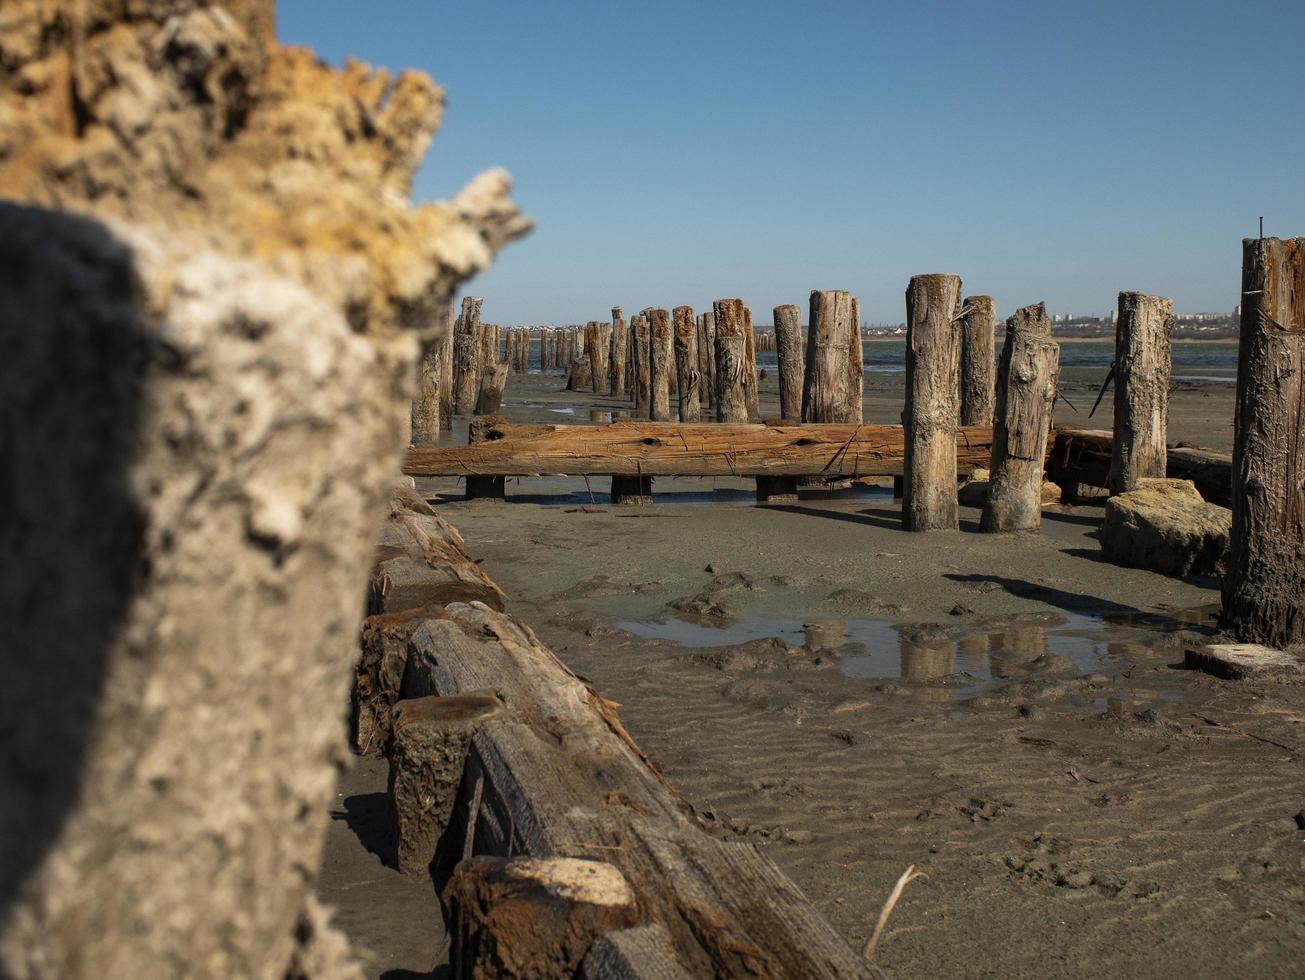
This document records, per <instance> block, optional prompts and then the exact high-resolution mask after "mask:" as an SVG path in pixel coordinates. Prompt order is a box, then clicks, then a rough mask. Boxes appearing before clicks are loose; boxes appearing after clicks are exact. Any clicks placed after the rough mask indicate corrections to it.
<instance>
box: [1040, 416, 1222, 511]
mask: <svg viewBox="0 0 1305 980" xmlns="http://www.w3.org/2000/svg"><path fill="white" fill-rule="evenodd" d="M1112 438H1113V437H1112V435H1111V433H1110V431H1109V430H1107V429H1079V428H1073V427H1063V428H1060V429H1057V430H1056V432H1055V436H1054V439H1053V441H1052V445H1051V451H1050V452H1049V453H1048V455H1047V479H1049V480H1051V481H1052V482H1053V483H1058V484H1060V485H1061V486H1069V485H1071V484H1076V483H1079V484H1086V485H1087V486H1090V487H1104V486H1105V485H1106V477H1107V475H1108V474H1109V473H1110V448H1111V440H1112ZM1165 476H1167V477H1170V478H1171V479H1175V480H1191V481H1192V482H1193V483H1195V484H1196V489H1197V490H1198V491H1200V494H1201V496H1202V497H1204V498H1205V499H1206V500H1207V501H1209V502H1210V503H1212V504H1218V505H1219V506H1220V507H1231V506H1232V455H1231V454H1230V453H1221V452H1218V451H1217V450H1214V449H1197V448H1196V447H1194V446H1170V447H1169V450H1168V462H1167V464H1166V466H1165Z"/></svg>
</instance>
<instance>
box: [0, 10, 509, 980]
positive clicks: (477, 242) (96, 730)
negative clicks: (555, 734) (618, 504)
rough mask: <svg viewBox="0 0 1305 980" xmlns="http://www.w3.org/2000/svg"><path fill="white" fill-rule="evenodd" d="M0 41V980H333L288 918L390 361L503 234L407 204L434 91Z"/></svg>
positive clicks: (307, 832)
mask: <svg viewBox="0 0 1305 980" xmlns="http://www.w3.org/2000/svg"><path fill="white" fill-rule="evenodd" d="M0 20H2V21H3V23H4V26H3V46H4V50H5V55H4V58H3V59H0V60H3V65H0V118H3V119H4V124H3V126H0V130H3V134H2V135H0V143H3V144H4V149H3V150H0V194H3V196H4V197H5V198H7V199H8V201H9V202H10V203H5V204H0V336H3V337H4V338H5V357H4V359H3V365H0V374H2V375H3V377H2V378H0V420H3V421H2V422H0V425H2V426H3V432H2V433H0V472H3V473H4V478H3V479H4V487H5V489H4V492H3V493H4V498H5V519H4V521H3V522H0V524H2V525H3V528H4V530H3V532H0V533H2V534H3V538H4V543H5V556H6V561H5V566H4V571H3V573H0V577H2V579H3V581H0V619H2V620H3V622H4V623H5V641H4V642H3V643H0V663H2V664H3V671H4V677H5V681H4V682H3V683H0V975H3V976H5V977H14V978H22V980H29V978H38V977H40V978H50V977H59V978H71V980H78V978H100V977H149V978H170V977H183V976H184V977H187V978H192V977H194V978H203V977H221V978H229V977H264V978H272V977H284V976H301V975H303V972H304V969H305V967H304V964H305V963H307V962H308V961H310V960H311V961H313V962H315V963H316V964H317V966H318V967H319V972H315V973H314V976H325V975H329V976H331V977H333V978H341V977H345V976H360V974H359V973H358V972H357V971H356V970H354V969H352V968H351V967H350V965H349V964H348V962H347V955H346V954H347V949H346V947H345V946H344V944H343V942H342V940H341V939H340V938H339V937H338V936H337V935H334V934H333V933H332V932H331V931H330V929H329V928H326V927H325V920H326V916H325V915H324V913H323V912H322V910H321V908H320V907H319V906H318V905H316V903H315V902H314V900H313V899H312V898H311V895H312V892H313V881H314V878H315V876H316V871H317V867H318V864H319V860H320V852H321V847H322V840H323V836H324V832H325V828H326V825H327V822H328V820H329V812H330V811H329V806H330V804H331V803H333V802H334V800H335V799H336V797H335V783H336V777H337V771H338V770H337V766H338V762H339V759H340V755H341V752H342V750H343V749H344V744H343V736H344V729H343V726H342V725H341V710H340V693H341V691H342V690H344V688H345V685H346V683H347V680H348V676H349V672H350V670H351V665H352V663H353V661H354V659H355V657H356V636H357V628H358V620H359V619H360V618H361V613H362V601H361V600H362V597H363V595H364V592H365V589H366V582H367V575H368V569H369V567H370V566H371V564H372V560H373V550H374V543H375V540H376V529H377V524H378V522H379V519H380V518H381V516H382V514H383V511H384V502H385V495H386V492H387V490H388V487H389V485H390V483H391V481H392V479H393V473H394V470H395V468H396V467H397V465H398V463H399V460H400V457H401V452H402V446H403V444H404V442H405V441H406V440H405V438H404V436H405V430H406V428H407V425H408V417H409V413H410V405H411V399H412V396H413V394H414V390H415V385H414V382H415V379H416V366H417V357H418V353H419V344H418V342H417V336H416V334H417V332H418V330H419V329H424V328H425V327H427V326H430V325H432V324H436V323H437V322H438V321H440V320H441V319H442V318H443V317H444V315H445V310H446V308H447V306H448V304H449V303H450V301H451V298H452V295H453V292H454V291H455V290H456V288H457V287H458V285H459V283H460V282H461V281H462V280H464V279H465V278H466V277H467V276H469V275H471V274H473V273H474V272H476V271H478V270H480V269H482V268H484V267H485V266H486V265H487V264H488V263H489V261H490V259H491V257H492V255H493V253H494V252H495V250H496V249H497V248H498V247H500V246H501V245H502V244H503V243H504V242H506V241H508V240H510V239H511V238H513V237H515V236H516V235H519V234H520V233H521V232H523V231H524V230H525V228H526V224H525V223H524V222H522V221H521V219H520V218H519V216H518V215H517V214H516V211H515V209H514V208H513V206H512V205H511V203H510V202H509V201H508V200H507V197H506V191H507V186H508V182H507V180H506V177H505V175H503V174H501V173H492V174H487V175H483V176H482V177H480V178H478V179H477V180H476V181H474V182H473V183H472V184H471V185H469V186H468V188H467V189H466V190H465V191H464V192H462V193H461V194H459V195H458V197H457V198H456V199H455V200H453V201H449V202H442V203H431V204H426V205H422V206H413V205H412V204H411V203H410V202H409V199H408V198H409V182H410V180H411V177H412V174H413V172H414V170H415V169H416V167H417V166H418V164H419V163H420V161H421V158H422V156H423V154H424V152H425V148H426V146H427V144H428V142H429V140H430V137H431V134H432V133H433V131H434V130H435V128H436V126H437V125H438V121H439V118H440V113H441V106H442V101H443V96H442V93H441V92H440V90H439V89H438V88H437V87H436V86H435V85H434V83H433V82H431V81H430V80H429V79H428V78H426V77H425V76H423V75H419V74H416V73H405V74H401V75H397V76H390V75H388V74H387V73H382V72H373V71H372V70H371V69H369V68H367V67H365V66H363V65H361V64H358V63H352V64H351V65H350V66H349V67H347V68H345V69H343V70H339V71H337V70H335V69H332V68H330V67H328V66H327V65H325V64H323V63H322V62H320V61H318V60H317V59H316V58H315V57H314V56H313V54H312V53H311V52H309V51H307V50H305V49H302V48H282V47H280V46H278V45H277V44H276V43H275V41H274V40H273V36H272V35H273V30H272V5H271V4H270V3H259V2H249V0H241V2H230V3H223V2H217V3H205V4H193V3H179V4H122V3H117V2H113V3H110V2H104V0H82V2H72V0H67V2H61V0H5V2H4V4H3V12H2V13H0ZM36 80H39V81H36ZM92 80H93V83H92ZM13 202H22V203H13ZM437 329H438V328H437ZM38 654H39V655H38ZM306 946H307V947H310V948H309V949H305V948H304V947H306ZM327 947H330V949H331V950H333V952H332V955H331V960H332V963H333V965H332V967H331V969H330V971H329V974H328V973H327V972H325V970H324V968H323V962H324V960H323V956H322V955H321V954H322V952H323V950H325V949H326V948H327Z"/></svg>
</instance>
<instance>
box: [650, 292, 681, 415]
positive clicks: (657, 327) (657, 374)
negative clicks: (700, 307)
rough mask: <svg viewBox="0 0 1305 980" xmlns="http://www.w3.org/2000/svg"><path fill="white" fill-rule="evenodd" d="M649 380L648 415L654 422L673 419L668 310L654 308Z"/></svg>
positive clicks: (671, 358) (672, 366) (651, 328)
mask: <svg viewBox="0 0 1305 980" xmlns="http://www.w3.org/2000/svg"><path fill="white" fill-rule="evenodd" d="M649 344H650V345H651V346H650V349H649V358H648V381H649V384H650V385H651V399H652V400H651V401H650V402H649V406H648V417H649V418H650V419H652V420H653V421H654V422H669V421H671V372H672V371H674V370H675V367H674V360H673V353H672V340H671V315H670V313H668V312H667V311H666V310H653V313H652V323H651V325H650V327H649Z"/></svg>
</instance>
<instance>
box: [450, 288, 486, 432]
mask: <svg viewBox="0 0 1305 980" xmlns="http://www.w3.org/2000/svg"><path fill="white" fill-rule="evenodd" d="M482 302H483V301H482V300H481V298H480V297H479V296H464V297H463V298H462V313H461V315H460V316H459V317H458V318H457V319H456V320H455V321H454V323H453V411H454V412H455V413H456V414H458V415H471V414H472V413H473V412H475V410H476V399H477V398H478V397H480V355H481V347H480V304H481V303H482Z"/></svg>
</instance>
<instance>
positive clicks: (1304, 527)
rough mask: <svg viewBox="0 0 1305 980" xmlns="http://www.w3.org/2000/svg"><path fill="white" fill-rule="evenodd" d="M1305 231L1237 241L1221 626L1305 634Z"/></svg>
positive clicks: (1271, 638) (1277, 642)
mask: <svg viewBox="0 0 1305 980" xmlns="http://www.w3.org/2000/svg"><path fill="white" fill-rule="evenodd" d="M1303 355H1305V238H1289V239H1286V240H1282V239H1278V238H1260V239H1247V240H1246V241H1244V242H1243V243H1242V317H1241V341H1240V346H1239V349H1238V359H1237V404H1236V414H1235V419H1236V421H1235V426H1236V434H1235V441H1234V443H1233V476H1232V487H1233V495H1232V534H1231V538H1230V541H1229V554H1228V574H1227V575H1226V576H1225V577H1224V580H1223V619H1222V625H1223V627H1224V629H1226V630H1228V631H1229V632H1231V633H1232V634H1233V636H1235V637H1236V638H1237V639H1238V640H1239V641H1241V642H1243V643H1261V644H1264V645H1265V646H1272V647H1278V648H1283V647H1286V646H1287V645H1289V644H1291V643H1300V642H1301V641H1303V640H1305V489H1303V488H1305V361H1303V360H1302V357H1303Z"/></svg>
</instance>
